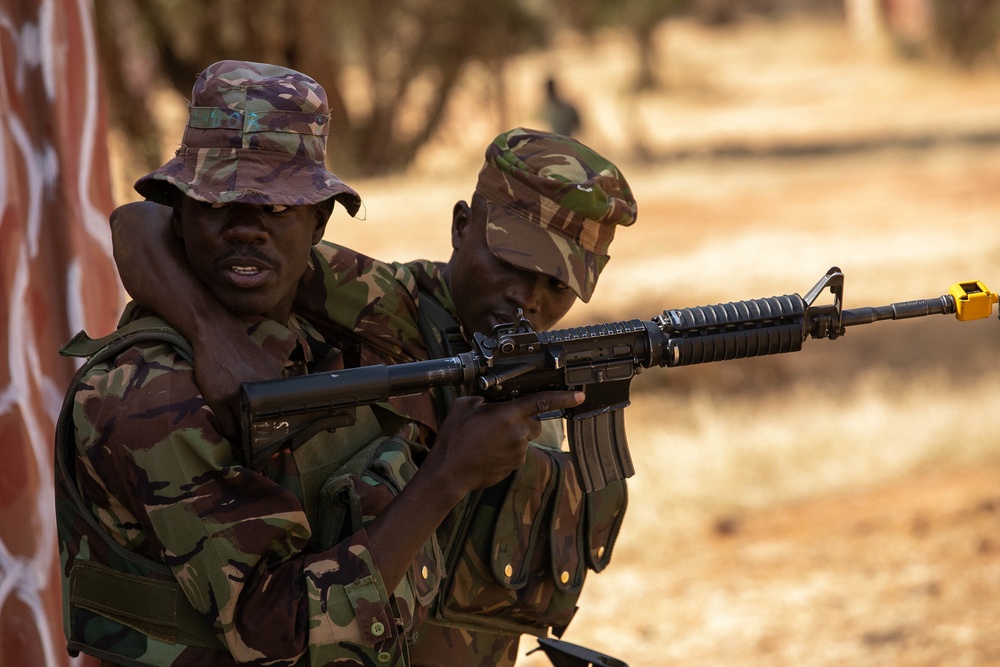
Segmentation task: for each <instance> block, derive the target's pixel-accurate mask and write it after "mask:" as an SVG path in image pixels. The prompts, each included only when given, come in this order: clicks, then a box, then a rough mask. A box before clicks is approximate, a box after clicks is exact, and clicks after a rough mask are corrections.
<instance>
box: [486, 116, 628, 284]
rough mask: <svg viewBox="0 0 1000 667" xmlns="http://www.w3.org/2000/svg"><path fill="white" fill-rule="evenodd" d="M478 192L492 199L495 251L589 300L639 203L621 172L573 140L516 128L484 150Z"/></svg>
mask: <svg viewBox="0 0 1000 667" xmlns="http://www.w3.org/2000/svg"><path fill="white" fill-rule="evenodd" d="M476 193H477V194H479V195H481V196H482V197H484V198H485V199H486V200H487V219H488V225H487V234H486V240H487V242H488V243H489V247H490V249H491V250H492V251H493V253H494V254H495V255H496V256H497V257H499V258H501V259H503V260H504V261H507V262H509V263H510V264H513V265H514V266H517V267H519V268H522V269H525V270H527V271H537V272H541V273H544V274H546V275H548V276H549V277H551V278H554V279H556V280H559V281H561V282H563V283H565V284H566V285H568V286H569V287H570V288H571V289H572V290H573V292H575V293H576V295H577V296H579V297H580V298H581V299H582V300H583V301H584V302H587V301H590V297H591V295H593V293H594V287H595V286H596V285H597V277H598V276H599V275H600V273H601V270H602V269H603V268H604V266H605V265H606V264H607V262H608V259H609V258H608V254H607V253H608V247H609V246H610V245H611V240H612V239H613V238H614V235H615V228H616V227H617V226H618V225H625V226H627V225H631V224H632V223H634V222H635V219H636V203H635V199H634V198H633V196H632V190H631V189H630V188H629V185H628V183H627V182H626V181H625V177H624V176H622V174H621V172H620V171H619V170H618V168H617V167H616V166H615V165H614V164H612V163H611V162H609V161H608V160H606V159H605V158H603V157H601V156H600V155H598V154H597V153H596V152H594V151H593V150H591V149H590V148H588V147H587V146H584V145H583V144H581V143H580V142H578V141H576V140H574V139H571V138H569V137H564V136H560V135H557V134H551V133H547V132H539V131H536V130H528V129H523V128H518V129H515V130H511V131H509V132H505V133H503V134H501V135H499V136H498V137H497V138H496V139H494V140H493V143H492V144H490V146H489V148H487V149H486V162H485V164H484V165H483V168H482V170H481V171H480V172H479V182H478V184H477V185H476Z"/></svg>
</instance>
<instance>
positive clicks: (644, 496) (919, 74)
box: [328, 23, 1000, 667]
mask: <svg viewBox="0 0 1000 667" xmlns="http://www.w3.org/2000/svg"><path fill="white" fill-rule="evenodd" d="M662 36H663V38H664V39H663V42H662V44H661V57H662V59H663V61H664V65H665V67H666V69H665V70H664V72H665V73H664V83H665V84H666V87H665V88H664V89H663V90H661V91H660V92H657V93H643V94H642V95H633V94H631V93H630V92H629V90H628V85H627V83H626V81H625V77H624V75H627V74H628V73H629V72H630V71H632V69H633V65H634V60H633V59H632V58H631V56H630V53H629V51H628V49H627V45H623V43H622V42H621V41H620V39H617V37H616V36H615V35H613V34H612V35H608V36H607V37H604V38H600V39H597V40H595V41H594V42H592V43H589V44H584V43H581V42H580V41H579V40H573V39H567V40H566V41H565V43H563V44H562V45H561V46H560V47H559V48H558V49H556V50H554V51H553V52H552V53H548V54H540V55H537V56H533V57H530V58H525V59H521V60H517V61H515V62H513V63H512V64H511V69H510V77H511V78H510V81H509V82H508V89H509V90H510V91H511V93H512V99H511V100H508V106H507V108H506V112H505V116H504V118H505V119H506V121H507V125H514V124H525V125H533V124H537V122H538V121H537V116H535V115H534V110H536V109H537V103H538V97H537V92H538V90H540V86H539V81H540V80H539V77H540V76H542V73H543V72H544V71H546V70H552V69H555V70H556V71H558V72H560V73H561V74H562V81H563V88H564V90H565V92H566V93H567V95H569V96H571V97H574V98H575V99H577V100H578V101H580V102H581V106H582V107H583V111H584V118H585V121H586V122H587V125H586V128H585V136H584V137H583V138H584V139H585V140H586V141H587V142H588V143H591V144H592V145H594V146H595V147H598V148H599V149H601V150H602V151H603V152H605V153H607V154H608V155H609V156H612V157H614V158H615V159H616V161H618V162H619V164H620V165H621V166H622V167H623V169H624V170H625V172H626V174H627V175H628V177H629V180H630V182H631V183H632V185H633V188H634V190H635V193H636V195H637V198H638V200H639V202H640V221H639V223H638V224H637V225H636V227H635V228H634V229H629V230H625V231H623V232H622V233H621V234H620V235H619V238H618V239H616V241H615V245H614V247H613V249H612V256H613V259H612V262H611V264H610V265H609V267H608V269H607V270H606V272H605V274H604V275H603V276H602V280H601V286H600V288H599V289H598V294H597V295H596V296H595V298H594V300H593V302H592V303H591V304H589V305H588V306H586V307H582V306H581V307H576V308H574V310H573V311H572V312H571V313H570V316H569V318H568V323H584V322H594V321H607V320H612V319H623V318H632V317H649V316H652V315H654V314H656V313H657V312H658V311H659V310H660V309H662V308H666V307H685V306H695V305H701V304H704V303H715V302H721V301H731V300H738V299H745V298H754V297H762V296H770V295H775V294H785V293H789V292H798V293H800V294H802V293H805V291H806V290H808V289H809V288H810V287H811V286H812V284H813V283H814V282H815V281H816V280H817V279H818V278H819V277H820V276H821V275H822V274H823V273H824V272H825V271H826V269H827V268H829V267H830V266H833V265H838V266H840V267H841V268H842V269H843V270H844V271H845V273H846V275H847V282H846V305H847V307H849V308H850V307H855V306H862V305H880V304H884V303H889V302H893V301H903V300H908V299H916V298H929V297H934V296H937V295H939V294H943V293H945V292H946V291H947V289H948V286H949V285H950V284H951V283H954V282H958V281H966V280H970V279H980V280H983V281H984V282H986V284H987V285H988V286H989V287H991V288H993V289H994V290H997V289H1000V266H998V258H1000V235H998V233H997V222H998V218H1000V144H998V143H996V142H995V139H996V133H997V132H998V131H1000V117H998V115H997V109H998V108H1000V75H998V74H997V73H996V72H995V71H980V72H975V73H961V74H959V73H955V72H953V71H950V70H948V69H947V68H944V67H942V66H941V65H939V64H936V63H933V62H906V61H901V60H898V59H895V58H893V57H892V56H891V54H890V53H889V52H888V51H887V50H885V49H883V48H878V47H864V48H862V47H860V46H858V45H857V44H854V43H852V42H850V40H849V39H847V37H846V35H845V34H844V33H843V32H842V31H841V29H840V28H839V27H837V26H829V25H815V24H808V23H784V24H776V25H774V24H768V25H750V26H743V27H740V28H737V29H733V30H727V31H724V32H708V31H705V30H704V29H702V28H699V27H697V26H694V25H688V24H679V25H676V26H671V27H670V28H669V29H668V30H667V31H665V32H664V34H663V35H662ZM474 74H475V72H472V73H471V75H474ZM595 82H599V83H600V85H599V86H597V85H595ZM595 90H598V91H600V94H596V93H594V91H595ZM488 93H489V87H488V86H482V85H476V84H475V83H472V84H470V85H469V86H468V93H467V96H466V97H467V99H464V100H460V101H459V102H460V104H459V109H460V111H459V112H456V114H455V118H454V120H453V121H452V125H451V126H450V127H449V128H448V130H449V132H447V133H445V134H443V136H442V138H439V140H438V141H437V142H435V144H434V145H432V146H430V147H429V148H428V150H427V151H425V153H424V154H423V155H422V156H421V160H420V163H419V164H418V166H417V168H416V169H415V170H414V171H413V172H412V173H410V174H406V175H405V176H400V177H394V178H386V179H378V180H371V181H362V182H357V183H355V185H356V187H357V188H358V190H359V191H360V192H361V193H362V195H363V196H364V197H365V202H366V217H367V220H366V221H364V222H355V221H349V220H347V219H346V218H345V217H343V216H340V217H335V218H334V223H333V224H332V225H331V226H330V228H329V234H328V236H329V238H332V239H336V240H338V241H340V242H343V243H345V244H347V245H350V246H352V247H355V248H356V249H358V250H361V251H364V252H368V253H369V254H372V255H375V256H379V257H384V258H398V259H409V258H413V257H418V256H422V257H434V258H441V259H443V258H445V257H446V254H447V249H448V247H449V246H448V243H449V241H448V239H449V237H448V228H447V221H448V219H449V215H450V210H451V205H452V203H453V202H454V201H455V200H456V199H458V198H462V197H466V196H468V194H469V193H470V192H471V190H472V187H473V185H474V174H475V171H476V169H477V168H478V160H479V155H480V154H481V153H480V151H481V149H482V146H483V145H484V144H485V142H486V141H487V140H488V139H489V138H490V137H492V136H493V134H494V133H495V132H496V131H497V130H498V129H500V128H499V127H498V126H497V122H498V120H497V117H496V114H494V115H492V116H491V115H490V114H489V113H486V114H483V113H478V114H475V113H472V112H470V109H473V108H475V109H477V110H481V109H483V108H487V109H488V108H490V104H492V103H493V102H492V101H491V100H490V98H489V95H488ZM588 93H589V94H588ZM976 137H978V140H976ZM998 368H1000V323H998V322H997V319H996V317H993V318H991V319H990V320H988V321H984V322H975V323H958V322H955V321H954V319H951V318H942V317H940V316H938V317H936V318H932V319H931V318H928V319H921V320H915V321H910V322H899V323H878V324H875V325H872V326H871V327H863V328H858V329H856V330H851V331H849V332H848V335H847V336H845V337H844V338H843V339H842V340H838V341H835V342H830V341H808V342H807V343H806V347H805V349H804V350H803V351H802V352H800V353H798V354H795V355H788V356H786V357H782V358H772V359H754V360H745V361H739V362H728V363H725V364H714V365H710V366H702V367H691V368H685V369H672V370H670V371H659V372H657V371H650V372H647V373H646V374H644V375H643V376H641V377H640V378H639V379H638V380H637V382H636V384H635V387H636V390H635V394H634V397H633V399H634V400H633V406H632V407H631V408H630V409H629V412H628V416H627V422H628V433H629V438H630V442H631V444H632V451H633V457H634V459H635V462H636V465H637V469H638V473H637V475H636V477H635V478H634V479H633V480H632V483H631V486H630V493H631V499H630V510H629V513H628V516H627V518H626V522H625V525H624V527H623V530H622V534H621V537H620V539H619V542H618V545H617V547H616V552H615V557H614V559H613V561H612V564H611V566H610V567H609V568H608V570H607V571H606V572H604V573H602V574H600V575H598V576H591V578H590V579H589V580H588V584H587V587H586V589H585V592H584V595H583V598H582V600H581V611H580V612H579V614H578V616H577V618H576V619H575V621H574V623H573V625H572V626H571V627H570V630H569V632H568V634H567V635H566V639H567V640H569V641H573V642H577V643H582V644H588V645H591V646H592V647H594V648H597V649H600V650H603V651H607V652H608V653H610V654H612V655H615V656H617V657H618V658H620V659H622V660H624V661H626V662H628V663H629V664H630V665H632V667H660V666H663V665H684V666H685V667H696V666H702V665H704V666H709V665H727V666H729V667H733V666H752V667H757V666H763V665H768V666H771V665H789V666H792V665H794V666H800V665H817V666H827V665H831V666H832V665H838V666H840V665H852V666H854V665H893V666H900V667H911V666H912V667H917V666H921V667H922V666H931V665H961V666H970V667H972V666H974V667H986V666H988V665H1000V602H998V591H1000V434H998V433H997V421H996V416H997V415H998V414H1000V374H998V372H997V369H998ZM533 645H534V642H532V641H530V640H526V641H525V642H523V650H522V652H523V651H524V650H527V649H528V648H531V647H532V646H533ZM523 664H524V665H525V667H538V666H540V665H544V664H547V662H546V661H545V660H544V659H542V658H540V657H539V656H538V655H534V656H531V657H528V658H526V659H524V660H523Z"/></svg>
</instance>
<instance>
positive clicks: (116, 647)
mask: <svg viewBox="0 0 1000 667" xmlns="http://www.w3.org/2000/svg"><path fill="white" fill-rule="evenodd" d="M328 121H329V116H328V107H327V104H326V98H325V93H324V92H323V90H322V88H321V87H319V86H318V84H316V82H315V81H313V80H312V79H310V78H309V77H306V76H304V75H302V74H300V73H298V72H294V71H292V70H287V69H285V68H280V67H275V66H271V65H264V64H257V63H246V62H236V61H223V62H220V63H216V64H214V65H212V66H210V67H209V68H207V69H206V70H205V71H204V72H203V73H202V74H201V75H200V76H199V77H198V80H197V82H196V84H195V86H194V89H193V92H192V102H191V105H190V120H189V125H188V127H187V128H186V129H185V133H184V139H183V142H182V146H181V148H180V149H179V150H178V151H177V154H176V156H175V157H174V158H173V159H172V160H171V161H169V162H168V163H166V164H165V165H164V166H163V167H161V168H160V169H159V170H157V171H155V172H153V173H151V174H149V175H147V176H145V177H143V178H142V179H140V180H139V181H138V182H137V184H136V188H137V190H139V191H140V192H141V193H143V194H145V195H146V196H147V197H149V198H151V199H154V200H156V201H159V202H160V203H169V202H170V199H171V197H170V189H171V188H177V189H179V190H180V191H181V192H183V193H184V194H185V195H187V196H189V197H191V198H194V199H199V200H202V201H206V202H232V201H236V202H244V203H249V204H264V205H266V204H272V205H273V204H285V205H299V204H315V203H318V202H321V201H325V200H327V199H330V198H333V199H335V200H336V201H338V202H340V203H341V204H343V205H344V206H345V207H346V208H347V209H348V211H349V212H351V213H352V214H354V213H355V212H356V211H357V210H358V208H359V206H360V198H359V197H358V195H357V193H356V192H354V190H352V189H351V188H350V187H348V186H347V185H346V184H344V183H343V182H342V181H340V179H338V178H337V177H336V176H335V175H333V174H331V173H330V172H329V171H327V170H326V167H325V165H324V161H323V160H324V154H325V142H326V131H327V123H328ZM319 263H321V260H318V258H315V257H314V259H313V264H314V265H316V264H319ZM247 333H248V334H249V335H250V336H251V338H252V339H253V340H254V341H255V342H256V343H257V344H259V345H260V346H261V348H262V349H263V350H265V351H266V352H267V353H268V354H271V355H273V356H274V357H275V358H276V359H278V360H279V361H281V362H282V364H283V367H284V372H285V373H286V374H298V373H303V372H309V370H310V369H311V368H312V367H313V365H314V363H315V362H317V361H320V360H326V359H331V358H334V357H336V356H337V355H338V354H339V352H338V350H337V344H338V341H337V340H336V339H335V338H333V337H331V336H330V335H329V334H328V333H327V334H324V333H321V332H320V331H318V330H317V329H316V328H314V327H313V326H311V325H310V323H309V321H308V319H307V318H303V317H299V316H296V315H292V317H291V318H290V321H289V322H287V323H278V322H275V321H272V320H268V319H264V318H257V319H256V320H252V321H248V322H247ZM65 351H66V353H71V354H77V355H82V356H91V355H94V356H91V359H90V361H88V363H86V364H85V365H84V366H83V368H82V369H81V371H80V373H78V375H77V377H76V378H75V379H74V382H73V383H72V384H71V386H70V387H69V391H68V394H67V398H66V401H65V402H64V405H63V410H62V412H61V414H60V420H59V425H58V428H57V460H58V464H59V465H58V466H57V473H56V478H57V479H56V497H57V525H58V536H59V545H60V558H61V563H62V572H63V576H64V582H63V600H64V614H63V620H64V628H65V631H66V634H67V637H68V638H69V640H70V649H71V651H74V652H75V651H77V650H83V651H85V652H87V653H90V654H93V655H96V656H99V657H102V658H104V659H106V660H108V661H112V662H114V663H118V664H123V665H155V666H171V667H173V666H179V665H192V664H196V665H206V664H212V665H229V664H237V663H238V664H259V665H265V664H266V665H306V664H309V665H343V666H345V667H346V666H352V665H405V664H407V647H406V644H407V642H412V641H413V639H414V635H413V631H414V628H415V627H418V626H419V624H420V622H421V618H420V615H421V609H423V608H425V607H426V603H427V600H429V599H430V598H432V597H433V595H434V593H435V591H436V588H437V581H438V577H439V574H440V567H439V565H438V563H439V560H440V559H439V557H438V549H437V546H436V543H435V541H434V540H433V539H432V540H430V541H429V542H428V544H427V545H426V547H425V549H424V550H423V552H422V553H421V554H420V555H419V557H418V558H417V559H416V560H415V561H414V564H413V568H412V569H411V571H410V572H409V574H408V576H407V577H405V578H404V580H403V581H402V582H401V583H400V585H399V587H397V589H396V590H395V591H393V592H391V593H390V592H389V591H386V590H385V586H384V584H383V582H382V579H381V575H380V573H379V570H378V567H377V565H376V563H375V562H374V560H373V558H372V554H371V551H370V548H369V543H368V538H367V535H366V532H365V530H364V524H363V522H364V521H365V520H366V519H367V518H370V517H372V516H375V515H376V514H378V513H379V512H380V511H381V509H382V508H383V507H384V506H385V504H386V503H388V502H389V501H391V499H392V497H393V496H394V494H395V493H397V492H398V490H399V488H401V487H402V486H403V485H404V484H406V483H407V481H408V480H409V478H410V477H411V476H412V474H413V472H414V471H415V470H416V465H417V458H418V457H419V454H420V449H419V448H414V447H413V446H411V445H410V444H408V442H407V440H411V439H416V437H417V433H416V429H415V427H408V426H406V425H405V424H401V420H399V419H398V418H395V417H393V416H391V415H390V416H389V417H388V421H387V422H386V424H388V425H389V426H387V425H384V424H382V423H381V422H380V421H379V417H377V416H376V413H375V410H371V411H365V410H362V411H360V412H359V413H358V417H359V425H358V426H356V427H353V428H349V429H338V431H337V432H335V433H333V434H323V435H321V436H317V437H316V438H314V439H313V440H311V441H310V442H308V443H306V445H304V446H302V447H300V448H298V449H296V451H295V452H294V453H290V452H288V451H285V450H283V451H280V452H278V454H277V455H275V456H274V457H273V458H269V459H267V460H266V461H265V462H264V464H263V465H261V466H251V465H250V461H252V460H253V458H254V457H253V452H244V451H242V450H241V448H240V447H239V446H237V445H236V444H234V443H230V442H228V441H227V440H226V439H225V438H224V437H223V436H222V435H221V434H220V432H219V428H218V423H217V422H216V419H215V416H214V414H213V413H212V411H211V410H210V409H209V408H208V406H207V405H206V404H205V401H204V399H203V398H202V396H201V395H200V393H199V390H198V388H197V385H196V383H195V380H194V376H193V372H192V366H191V354H190V347H189V346H188V345H187V343H186V342H185V341H184V340H183V339H181V338H180V337H179V336H178V335H177V334H176V332H173V331H172V330H170V329H169V328H168V327H166V326H165V325H164V324H163V323H162V322H157V321H155V319H153V318H148V317H144V316H143V313H141V311H138V310H136V309H135V308H134V307H130V308H129V309H128V310H127V311H126V313H125V314H124V315H123V318H122V320H121V323H120V328H119V330H118V331H117V332H115V333H114V334H112V335H111V336H108V337H107V338H106V339H103V340H101V341H96V342H95V341H90V340H89V339H88V338H86V337H81V336H78V337H77V338H76V339H74V341H72V342H71V343H70V344H69V345H68V346H67V348H65ZM386 414H387V413H385V412H384V411H382V412H381V413H380V416H385V415H386ZM396 429H400V431H399V436H400V437H391V438H386V437H384V436H382V437H377V438H376V437H375V436H377V435H379V434H380V433H395V432H396ZM360 445H364V446H363V447H359V446H360ZM415 457H417V458H415ZM358 461H360V464H359V463H358ZM345 466H346V468H345ZM375 468H377V469H378V471H379V474H378V475H374V474H371V470H373V469H375ZM344 470H350V471H353V472H350V473H347V472H344ZM335 526H341V527H342V528H343V529H342V530H335V529H333V527H335Z"/></svg>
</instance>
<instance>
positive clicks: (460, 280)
mask: <svg viewBox="0 0 1000 667" xmlns="http://www.w3.org/2000/svg"><path fill="white" fill-rule="evenodd" d="M452 248H453V251H454V252H453V253H452V257H451V261H450V262H449V274H448V275H449V286H450V288H451V293H452V298H454V300H455V307H456V308H457V310H458V319H459V321H460V322H461V323H462V326H463V327H464V329H465V333H466V335H467V336H471V335H472V334H473V333H475V332H477V331H478V332H481V333H489V332H490V331H491V330H492V329H493V327H495V326H496V325H498V324H501V323H504V322H512V321H514V318H515V315H516V313H517V309H518V308H520V309H521V310H523V311H524V315H525V316H526V317H527V318H528V320H530V321H531V326H532V327H534V329H535V330H537V331H543V330H546V329H552V328H553V327H554V326H555V324H556V323H557V322H558V321H559V320H561V319H562V318H563V316H564V315H566V313H567V312H569V309H570V307H572V305H573V304H574V303H575V302H576V294H574V293H573V290H571V289H570V288H569V287H567V286H566V285H565V284H564V283H562V282H560V281H558V280H556V279H554V278H550V277H549V276H547V275H545V274H543V273H538V272H535V271H525V270H523V269H519V268H517V267H515V266H512V265H511V264H508V263H507V262H504V261H503V260H501V259H499V258H498V257H497V256H496V255H494V254H493V252H492V251H491V250H490V248H489V246H488V245H487V243H486V211H485V207H480V206H476V207H474V208H471V209H470V208H469V207H468V206H467V205H466V204H465V202H459V203H458V204H456V205H455V210H454V212H453V218H452Z"/></svg>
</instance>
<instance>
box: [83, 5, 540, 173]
mask: <svg viewBox="0 0 1000 667" xmlns="http://www.w3.org/2000/svg"><path fill="white" fill-rule="evenodd" d="M95 4H96V8H97V20H98V26H99V35H100V41H101V47H100V52H101V56H102V64H103V67H104V69H105V71H106V72H107V79H108V94H109V95H110V96H111V98H112V101H111V104H110V109H111V110H112V122H113V123H114V125H115V126H116V127H118V128H120V129H121V130H123V131H124V133H125V134H126V136H128V137H130V138H131V139H132V140H133V141H134V142H135V151H136V153H138V154H140V155H141V156H142V159H143V160H144V161H145V163H146V164H145V166H147V167H149V168H150V169H152V168H154V167H155V166H157V165H158V164H159V162H160V161H161V160H160V157H159V156H158V155H157V153H158V151H157V150H156V147H157V146H159V144H160V138H159V135H160V129H159V128H158V127H157V125H156V122H155V118H156V114H154V113H153V109H152V106H151V105H152V104H154V103H155V101H154V100H155V97H154V96H153V94H152V93H153V92H154V91H155V89H156V88H157V87H158V86H162V85H168V86H170V87H172V88H174V89H176V90H177V91H179V92H180V93H181V94H182V95H184V96H185V97H186V96H187V95H188V94H189V92H190V90H191V85H192V84H193V83H194V78H195V76H197V74H198V72H200V71H201V70H202V69H204V68H205V67H206V66H207V65H209V64H210V63H212V62H215V61H217V60H222V59H227V58H233V59H242V60H253V61H260V62H271V63H275V64H280V65H285V66H287V67H292V68H294V69H297V70H300V71H303V72H305V73H307V74H309V75H310V76H312V77H314V78H315V79H316V80H317V81H319V82H320V83H321V84H322V85H323V87H324V88H326V91H327V94H328V96H329V98H330V108H331V115H332V129H331V135H330V142H329V143H330V151H329V155H330V160H331V163H332V164H335V165H336V166H337V170H339V171H341V172H356V173H361V174H372V173H379V172H385V171H391V170H395V169H400V168H403V167H405V166H406V165H408V164H409V163H410V162H411V161H412V160H413V158H414V156H415V154H416V152H417V150H418V149H419V148H420V146H421V145H422V144H423V143H424V142H426V141H427V139H428V138H430V137H431V136H432V135H433V133H434V131H435V130H436V129H437V128H438V126H439V124H440V122H441V120H442V118H443V115H444V111H445V109H446V103H447V101H448V99H449V96H450V95H451V93H452V92H453V90H454V87H455V85H456V83H457V82H458V81H459V76H460V74H461V72H462V70H463V67H464V66H465V65H466V64H468V63H469V62H470V61H474V60H480V61H482V62H484V63H486V64H487V65H488V66H489V67H490V68H491V71H502V64H503V61H504V60H505V59H506V58H507V57H508V56H509V55H510V54H513V53H518V52H520V51H523V50H525V49H527V48H530V47H533V46H536V45H541V44H543V43H544V41H545V37H546V34H545V31H544V25H543V24H542V21H541V19H540V17H539V16H538V15H537V13H534V12H532V11H529V9H527V8H526V6H525V5H524V4H522V3H519V2H495V1H494V0H368V1H367V2H348V1H347V0H243V1H242V2H236V1H235V0H103V1H102V2H99V3H95ZM501 90H502V89H501Z"/></svg>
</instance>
